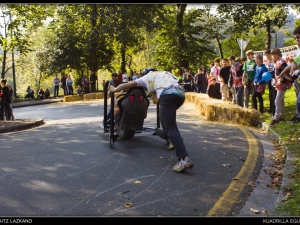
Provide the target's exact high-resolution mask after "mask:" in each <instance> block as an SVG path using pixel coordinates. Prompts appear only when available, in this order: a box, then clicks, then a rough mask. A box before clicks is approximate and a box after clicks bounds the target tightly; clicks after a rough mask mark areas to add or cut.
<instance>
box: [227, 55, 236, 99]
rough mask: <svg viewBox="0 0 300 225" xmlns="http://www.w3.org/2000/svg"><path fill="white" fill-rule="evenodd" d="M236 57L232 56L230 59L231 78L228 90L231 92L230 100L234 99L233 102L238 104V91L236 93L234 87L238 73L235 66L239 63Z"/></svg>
mask: <svg viewBox="0 0 300 225" xmlns="http://www.w3.org/2000/svg"><path fill="white" fill-rule="evenodd" d="M235 58H236V57H235V56H234V55H232V56H230V58H229V64H230V76H229V80H228V90H229V98H232V102H233V103H234V104H237V100H236V91H235V86H234V81H235V79H236V71H235V65H236V64H237V62H236V61H235Z"/></svg>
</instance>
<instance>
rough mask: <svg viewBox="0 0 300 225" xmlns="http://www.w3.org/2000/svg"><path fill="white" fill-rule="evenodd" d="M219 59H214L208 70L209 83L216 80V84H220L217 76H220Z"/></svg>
mask: <svg viewBox="0 0 300 225" xmlns="http://www.w3.org/2000/svg"><path fill="white" fill-rule="evenodd" d="M220 70H221V67H220V59H215V60H214V65H213V66H212V67H211V69H210V74H209V80H210V81H211V78H213V77H214V78H216V82H217V83H220V80H219V74H220Z"/></svg>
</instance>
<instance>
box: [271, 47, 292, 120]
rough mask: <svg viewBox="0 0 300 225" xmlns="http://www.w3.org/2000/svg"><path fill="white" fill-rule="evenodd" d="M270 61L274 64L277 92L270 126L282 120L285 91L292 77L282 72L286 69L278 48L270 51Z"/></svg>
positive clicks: (285, 63)
mask: <svg viewBox="0 0 300 225" xmlns="http://www.w3.org/2000/svg"><path fill="white" fill-rule="evenodd" d="M271 55H272V59H273V61H274V63H275V80H276V83H275V89H276V90H277V93H276V98H275V114H274V116H273V119H272V121H271V123H270V125H274V124H276V123H279V121H281V120H284V118H283V116H284V94H285V92H286V90H287V89H289V88H290V87H291V84H292V76H291V75H290V74H289V73H288V72H285V73H283V74H281V73H282V71H283V70H284V68H285V67H287V62H286V61H285V60H284V59H283V58H282V54H281V51H280V49H279V48H273V49H272V50H271Z"/></svg>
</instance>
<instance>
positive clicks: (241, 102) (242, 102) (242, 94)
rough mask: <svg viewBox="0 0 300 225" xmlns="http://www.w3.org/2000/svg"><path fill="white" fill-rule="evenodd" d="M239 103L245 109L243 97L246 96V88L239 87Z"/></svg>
mask: <svg viewBox="0 0 300 225" xmlns="http://www.w3.org/2000/svg"><path fill="white" fill-rule="evenodd" d="M236 91H237V102H238V105H239V106H241V107H243V106H244V99H243V96H244V86H241V87H238V88H237V90H236Z"/></svg>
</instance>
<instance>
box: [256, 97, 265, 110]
mask: <svg viewBox="0 0 300 225" xmlns="http://www.w3.org/2000/svg"><path fill="white" fill-rule="evenodd" d="M257 98H258V101H259V111H260V113H264V101H263V97H262V94H261V93H258V94H257Z"/></svg>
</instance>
